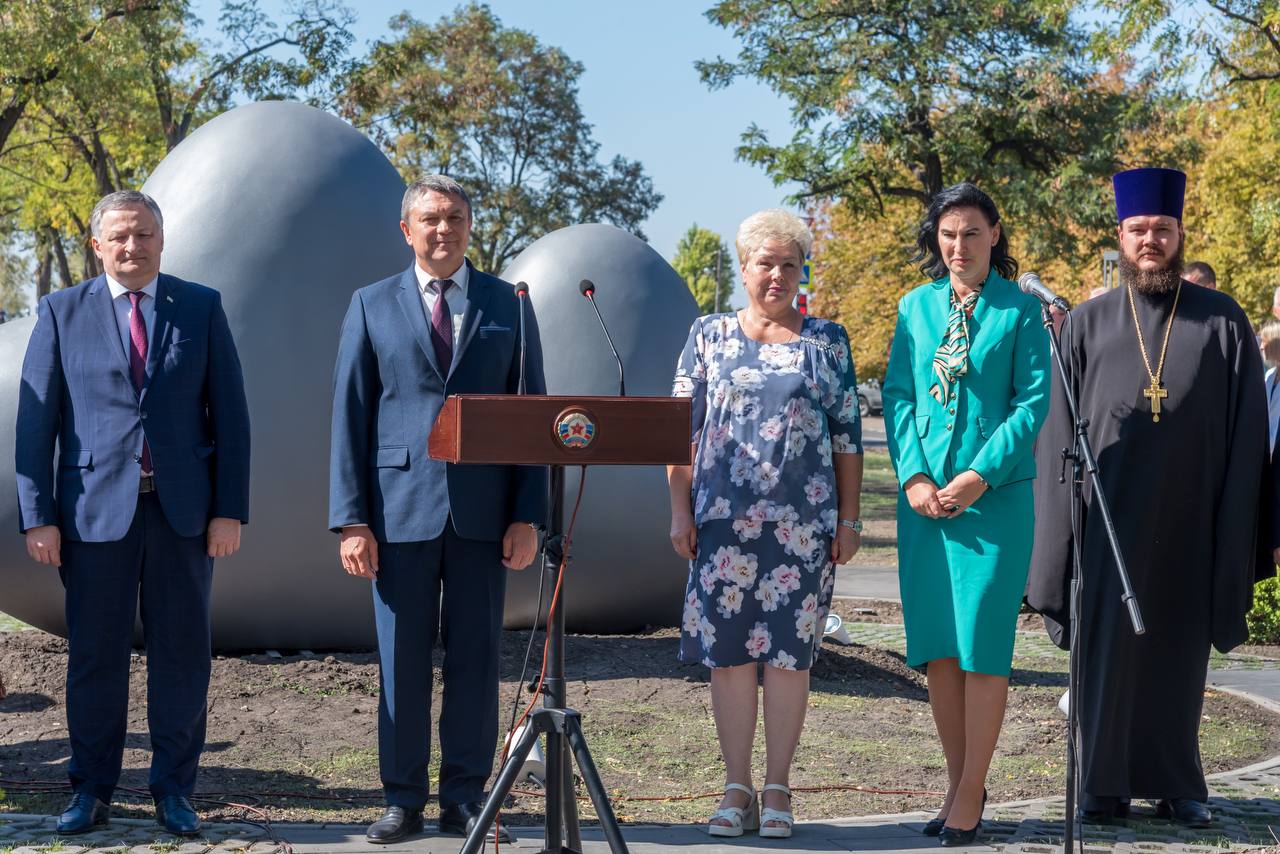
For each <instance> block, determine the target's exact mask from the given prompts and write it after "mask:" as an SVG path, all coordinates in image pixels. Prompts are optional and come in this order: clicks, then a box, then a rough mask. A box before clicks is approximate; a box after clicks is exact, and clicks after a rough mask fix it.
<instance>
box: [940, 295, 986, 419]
mask: <svg viewBox="0 0 1280 854" xmlns="http://www.w3.org/2000/svg"><path fill="white" fill-rule="evenodd" d="M950 290H951V314H950V315H948V317H947V334H946V335H944V336H943V337H942V344H941V345H939V347H938V352H936V353H934V354H933V374H934V376H935V377H937V381H936V382H935V383H934V384H933V386H932V387H930V389H929V394H930V395H932V396H933V399H934V400H936V401H938V403H941V404H942V405H944V406H945V405H946V403H947V399H948V398H950V397H951V387H952V386H953V385H955V383H956V380H958V379H960V377H962V376H964V374H965V372H966V371H968V370H969V315H970V314H972V313H973V307H974V306H975V305H977V303H978V297H979V296H980V295H981V294H982V286H981V285H979V286H978V287H977V288H976V289H975V290H974V292H973V293H971V294H969V295H968V296H967V297H965V298H964V300H963V301H960V300H958V299H956V292H955V289H954V288H951V289H950Z"/></svg>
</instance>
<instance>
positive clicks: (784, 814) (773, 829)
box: [760, 783, 796, 839]
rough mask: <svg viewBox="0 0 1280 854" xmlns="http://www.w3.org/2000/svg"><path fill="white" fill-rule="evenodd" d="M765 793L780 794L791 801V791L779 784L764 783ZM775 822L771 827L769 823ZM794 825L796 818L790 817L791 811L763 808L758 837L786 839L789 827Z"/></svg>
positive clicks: (789, 833)
mask: <svg viewBox="0 0 1280 854" xmlns="http://www.w3.org/2000/svg"><path fill="white" fill-rule="evenodd" d="M763 791H765V792H782V793H784V794H785V795H786V796H787V799H788V800H790V799H791V789H789V788H788V787H786V786H784V785H782V784H781V783H765V784H764V789H763ZM771 821H774V822H777V824H776V825H771V824H769V822H771ZM795 823H796V817H795V816H794V815H792V813H791V810H775V809H772V808H770V807H765V808H764V809H762V810H760V835H761V836H763V837H765V838H768V839H786V838H787V837H789V836H790V835H791V826H792V825H793V824H795Z"/></svg>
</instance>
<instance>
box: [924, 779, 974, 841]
mask: <svg viewBox="0 0 1280 854" xmlns="http://www.w3.org/2000/svg"><path fill="white" fill-rule="evenodd" d="M982 808H983V809H984V810H985V809H986V808H987V790H986V789H983V790H982ZM946 826H947V820H946V819H945V818H931V819H929V821H927V822H926V823H925V826H924V829H922V830H921V831H920V832H921V833H923V834H924V835H925V836H937V835H938V834H940V833H942V828H944V827H946Z"/></svg>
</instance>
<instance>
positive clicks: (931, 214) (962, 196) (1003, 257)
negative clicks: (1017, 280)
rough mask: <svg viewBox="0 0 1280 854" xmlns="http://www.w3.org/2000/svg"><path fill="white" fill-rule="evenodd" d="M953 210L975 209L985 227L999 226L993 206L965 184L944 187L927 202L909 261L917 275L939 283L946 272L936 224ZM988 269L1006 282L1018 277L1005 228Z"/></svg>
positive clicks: (989, 200) (994, 206)
mask: <svg viewBox="0 0 1280 854" xmlns="http://www.w3.org/2000/svg"><path fill="white" fill-rule="evenodd" d="M952 208H977V209H978V210H980V211H982V215H983V216H984V217H986V220H987V224H988V225H992V226H994V225H995V224H996V223H998V222H1000V212H999V211H998V210H996V203H995V202H993V201H991V197H990V196H988V195H987V194H986V193H984V192H982V191H981V190H979V189H978V188H977V187H975V186H974V185H973V184H970V183H969V182H968V181H965V182H963V183H960V184H956V185H955V186H953V187H947V188H946V189H945V190H942V191H941V192H940V193H938V194H937V195H936V196H934V197H933V201H931V202H929V210H928V211H927V212H926V213H925V215H924V222H922V223H920V228H919V230H918V231H917V232H916V254H915V255H914V256H912V258H911V263H912V264H919V265H920V271H921V272H922V273H924V274H925V275H926V276H928V277H929V278H930V279H941V278H942V277H943V276H945V275H947V272H948V271H947V265H946V263H945V262H944V261H943V260H942V250H941V249H940V248H939V247H938V220H940V219H942V216H943V214H945V213H946V212H947V211H949V210H951V209H952ZM991 266H992V267H994V268H995V270H996V272H998V273H999V274H1000V275H1001V276H1004V277H1005V278H1006V279H1012V278H1014V277H1015V276H1017V275H1018V261H1017V259H1015V258H1014V257H1013V256H1012V255H1010V254H1009V235H1008V234H1007V233H1006V229H1004V228H1001V229H1000V239H999V240H997V241H996V245H995V246H992V247H991Z"/></svg>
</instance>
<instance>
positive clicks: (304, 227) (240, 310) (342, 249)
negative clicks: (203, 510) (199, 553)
mask: <svg viewBox="0 0 1280 854" xmlns="http://www.w3.org/2000/svg"><path fill="white" fill-rule="evenodd" d="M143 189H144V190H145V191H146V192H148V193H150V194H151V195H152V196H154V197H155V198H156V200H157V201H158V202H159V204H160V208H161V211H162V212H163V213H164V220H165V222H164V231H165V248H164V259H163V264H162V267H163V270H164V271H165V272H168V273H172V274H173V275H176V276H180V277H182V278H184V279H189V280H191V281H195V282H200V283H202V284H206V285H209V286H210V287H213V288H216V289H218V290H219V291H221V292H222V298H223V304H224V306H225V307H226V312H227V317H228V320H229V321H230V324H231V329H232V332H233V334H234V335H235V339H236V344H237V346H238V347H239V351H240V359H241V362H242V364H243V367H244V379H245V389H246V392H247V394H248V399H249V409H250V415H251V419H252V426H253V450H252V455H253V469H252V492H251V500H250V510H249V513H250V523H249V525H248V527H246V528H245V529H244V534H243V539H242V549H241V551H240V553H239V554H237V555H235V556H234V557H232V558H227V559H220V560H218V561H217V563H216V565H215V567H214V585H213V635H214V637H213V641H214V645H215V647H218V648H258V649H261V648H273V647H282V648H299V647H302V648H306V647H314V648H323V647H347V646H369V645H371V644H372V643H373V641H374V634H373V619H372V605H371V603H370V593H369V585H368V582H363V581H359V580H356V579H353V578H350V577H348V576H347V575H346V574H345V573H344V572H343V571H342V569H341V567H340V565H339V563H338V559H337V547H338V543H337V538H336V537H335V536H334V535H333V534H330V533H328V532H327V531H326V529H325V528H326V524H325V522H326V519H327V516H328V513H327V502H328V494H329V417H330V404H331V401H332V376H333V363H334V356H335V354H336V352H337V340H338V332H339V328H340V326H341V322H342V317H343V315H344V314H345V312H346V309H347V305H348V303H349V302H350V299H351V292H352V291H354V290H355V289H356V288H358V287H361V286H363V285H366V284H369V283H370V282H373V281H376V280H377V279H380V278H384V277H386V276H389V275H391V274H392V273H395V272H397V271H399V270H402V269H404V268H405V267H407V266H408V265H409V263H410V261H411V258H412V256H411V254H410V253H409V250H408V247H407V246H406V245H405V242H404V239H403V238H402V237H401V236H400V232H399V229H398V226H397V223H398V222H399V219H400V216H399V213H400V198H401V196H402V194H403V193H404V183H403V181H402V180H401V179H400V176H399V175H398V174H397V173H396V171H395V169H394V168H393V167H392V166H391V164H390V163H389V162H388V160H387V158H386V157H385V156H383V154H382V153H381V152H380V151H379V150H378V148H377V147H376V146H375V145H374V144H373V143H371V142H370V141H369V140H368V139H367V138H366V137H365V136H364V135H362V134H361V133H359V132H358V131H356V130H355V129H354V128H352V127H351V126H350V125H348V124H346V123H345V122H343V121H342V120H340V119H338V118H336V117H334V116H332V115H329V114H327V113H324V112H322V111H320V110H316V109H313V108H311V107H307V106H305V105H302V104H296V103H287V102H262V103H256V104H249V105H247V106H243V107H239V108H237V109H234V110H231V111H229V112H227V113H224V114H223V115H221V116H218V117H217V118H215V119H213V120H212V121H210V122H208V123H207V124H205V125H204V126H202V127H201V128H199V129H198V130H196V131H195V132H194V133H193V134H192V135H191V136H190V137H189V138H188V139H186V140H185V141H184V142H182V144H180V145H179V146H178V147H177V148H175V149H174V150H173V151H172V152H171V153H170V154H169V155H168V156H167V157H166V158H165V159H164V161H163V162H161V163H160V165H159V166H158V167H157V168H156V170H155V172H154V174H152V176H151V178H150V180H148V181H147V183H146V185H145V186H144V187H143ZM33 325H34V321H33V320H30V319H24V320H20V321H17V322H14V323H7V324H4V325H3V326H0V393H3V398H0V399H2V400H4V401H6V402H7V406H8V408H7V411H4V412H0V487H3V488H2V489H0V496H3V498H4V500H3V501H0V517H2V519H0V523H2V524H4V525H6V526H7V528H8V530H9V531H10V532H11V533H10V535H9V536H8V537H4V538H0V610H4V611H6V612H8V613H10V614H13V615H14V616H16V617H18V618H19V619H21V620H25V621H26V622H28V623H31V624H33V625H36V626H38V627H40V628H43V629H47V630H50V631H55V632H61V631H63V630H64V621H63V609H62V602H63V600H62V589H61V586H60V584H59V581H58V575H57V572H56V571H55V570H53V569H50V568H48V567H44V566H40V565H37V564H35V563H33V562H32V561H31V560H30V559H29V558H28V557H27V556H26V553H25V548H24V543H23V539H22V538H21V537H19V536H17V534H16V531H17V527H18V523H17V509H16V496H15V489H14V486H13V483H14V479H13V424H14V409H13V407H14V406H15V405H16V401H17V390H18V381H19V370H20V366H21V363H22V355H23V352H24V351H25V348H26V342H27V339H28V337H29V336H30V332H31V327H32V326H33Z"/></svg>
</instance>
